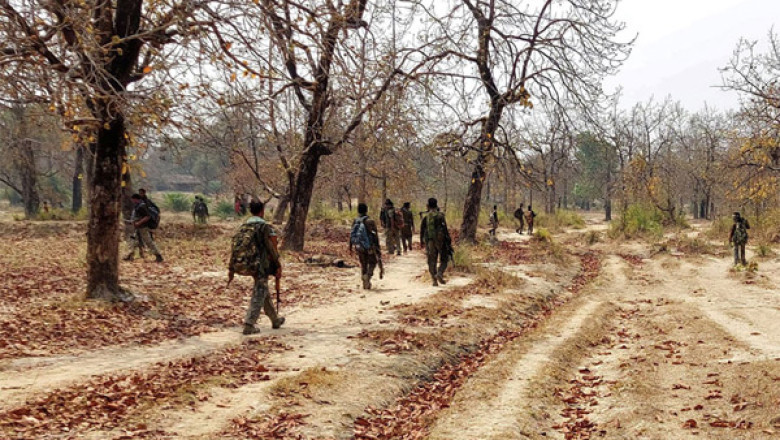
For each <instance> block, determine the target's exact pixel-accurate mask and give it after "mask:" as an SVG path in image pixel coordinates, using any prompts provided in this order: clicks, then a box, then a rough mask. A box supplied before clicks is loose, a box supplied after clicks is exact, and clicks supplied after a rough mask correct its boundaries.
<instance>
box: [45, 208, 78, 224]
mask: <svg viewBox="0 0 780 440" xmlns="http://www.w3.org/2000/svg"><path fill="white" fill-rule="evenodd" d="M88 215H89V212H88V211H87V208H81V209H80V210H79V211H78V212H75V213H74V212H72V211H70V210H68V209H60V208H49V212H44V211H43V210H41V211H40V212H38V215H37V216H36V217H35V219H36V220H40V221H62V220H71V221H78V220H86V219H87V216H88Z"/></svg>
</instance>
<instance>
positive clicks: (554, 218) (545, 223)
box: [535, 209, 585, 231]
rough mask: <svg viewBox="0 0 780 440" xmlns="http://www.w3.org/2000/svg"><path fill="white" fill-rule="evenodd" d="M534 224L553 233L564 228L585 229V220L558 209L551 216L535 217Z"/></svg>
mask: <svg viewBox="0 0 780 440" xmlns="http://www.w3.org/2000/svg"><path fill="white" fill-rule="evenodd" d="M535 224H536V225H537V226H541V227H544V228H547V229H550V230H553V231H560V230H563V229H565V228H572V229H583V228H585V220H583V219H582V217H581V216H580V215H579V214H577V213H576V212H574V211H570V210H568V209H558V210H556V211H555V212H554V213H553V214H544V213H542V214H539V215H538V216H537V217H536V220H535Z"/></svg>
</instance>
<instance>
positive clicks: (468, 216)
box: [459, 156, 485, 243]
mask: <svg viewBox="0 0 780 440" xmlns="http://www.w3.org/2000/svg"><path fill="white" fill-rule="evenodd" d="M483 161H484V156H480V157H479V158H478V159H477V161H476V163H475V164H474V171H473V172H472V175H471V183H469V191H468V193H467V194H466V201H465V203H464V205H463V223H462V224H461V225H460V237H459V238H460V241H462V242H468V243H476V242H477V226H478V225H479V209H480V206H481V205H482V187H483V186H484V183H485V168H484V166H483Z"/></svg>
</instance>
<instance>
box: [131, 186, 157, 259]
mask: <svg viewBox="0 0 780 440" xmlns="http://www.w3.org/2000/svg"><path fill="white" fill-rule="evenodd" d="M130 199H131V200H132V201H133V205H134V206H135V208H133V214H132V215H131V216H130V222H132V224H133V227H134V228H135V233H134V234H133V237H132V239H131V240H130V252H129V253H128V254H127V256H126V257H125V258H124V259H125V261H133V258H134V257H135V250H136V249H138V251H139V253H140V255H141V257H142V258H143V248H144V247H146V248H148V249H149V250H150V251H152V253H153V254H154V255H155V257H156V261H157V262H158V263H162V261H163V257H162V254H160V250H159V249H157V244H156V243H155V242H154V239H153V238H152V231H151V230H150V229H149V226H148V225H147V223H148V222H149V221H150V220H151V219H152V215H151V214H150V213H149V207H148V205H147V204H146V203H145V202H144V199H143V197H142V196H141V195H140V194H133V195H132V196H131V197H130Z"/></svg>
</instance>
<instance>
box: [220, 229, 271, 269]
mask: <svg viewBox="0 0 780 440" xmlns="http://www.w3.org/2000/svg"><path fill="white" fill-rule="evenodd" d="M268 227H269V226H268V224H267V223H249V224H247V223H245V224H243V225H241V227H240V228H238V231H237V232H236V234H235V235H233V242H232V246H231V250H230V265H229V266H228V268H229V270H230V271H231V272H234V273H235V274H237V275H244V276H262V275H264V274H266V273H267V271H268V266H269V263H268V251H267V249H265V245H264V244H263V240H261V239H259V238H260V237H262V236H264V235H265V232H266V229H267V228H268Z"/></svg>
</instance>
